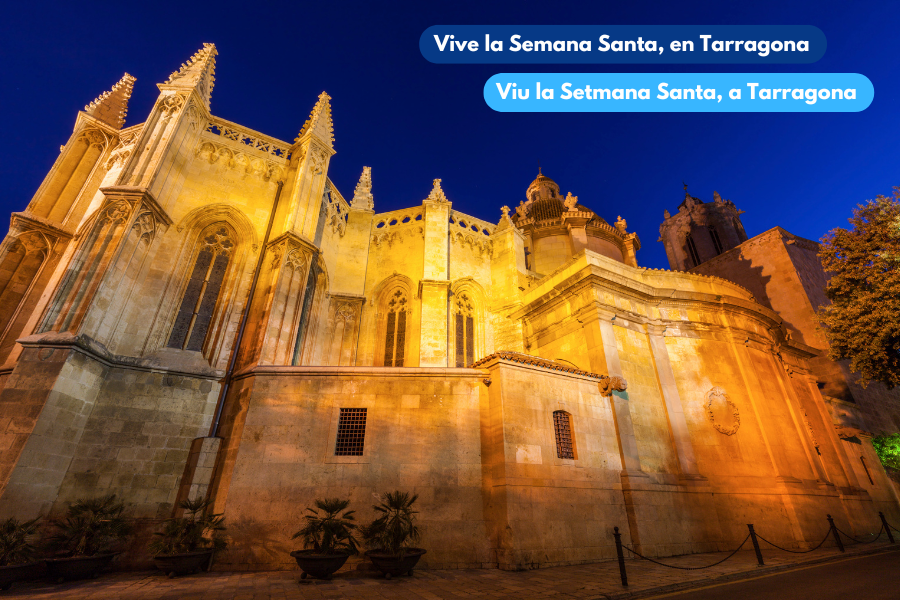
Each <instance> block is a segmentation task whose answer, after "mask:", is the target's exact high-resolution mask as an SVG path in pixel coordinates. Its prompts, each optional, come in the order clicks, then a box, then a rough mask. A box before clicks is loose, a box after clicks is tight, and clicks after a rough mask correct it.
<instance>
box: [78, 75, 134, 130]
mask: <svg viewBox="0 0 900 600" xmlns="http://www.w3.org/2000/svg"><path fill="white" fill-rule="evenodd" d="M134 82H135V78H134V77H132V76H131V75H129V74H128V73H125V75H123V76H122V79H120V80H119V82H118V83H117V84H116V85H114V86H113V87H112V89H111V90H109V91H108V92H103V93H102V94H100V95H99V96H97V99H96V100H94V101H93V102H91V103H90V104H88V105H87V106H85V107H84V112H86V113H87V114H89V115H91V116H92V117H94V118H96V119H98V120H100V121H103V122H104V123H106V124H107V125H109V126H110V127H115V128H116V129H122V126H123V125H124V124H125V115H126V114H128V99H129V98H131V90H132V88H133V87H134Z"/></svg>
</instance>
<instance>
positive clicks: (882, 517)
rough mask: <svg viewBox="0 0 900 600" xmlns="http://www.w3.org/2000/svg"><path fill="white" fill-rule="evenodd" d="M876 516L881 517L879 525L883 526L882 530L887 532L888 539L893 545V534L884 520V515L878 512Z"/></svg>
mask: <svg viewBox="0 0 900 600" xmlns="http://www.w3.org/2000/svg"><path fill="white" fill-rule="evenodd" d="M878 516H879V517H881V524H882V525H883V526H884V530H885V531H887V534H888V539H889V540H891V543H892V544H894V543H895V542H894V534H892V533H891V526H890V525H888V522H887V519H885V518H884V513H883V512H881V511H880V510H879V511H878Z"/></svg>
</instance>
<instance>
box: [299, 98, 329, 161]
mask: <svg viewBox="0 0 900 600" xmlns="http://www.w3.org/2000/svg"><path fill="white" fill-rule="evenodd" d="M330 100H331V96H329V95H328V94H326V93H325V92H322V93H321V94H319V100H318V102H316V105H315V106H314V107H313V109H312V112H311V113H310V115H309V118H308V119H307V120H306V123H304V124H303V127H302V128H301V129H300V133H299V134H297V137H296V139H294V141H295V142H299V141H300V139H301V138H302V137H303V136H305V135H306V134H307V133H312V134H314V135H315V136H316V137H318V138H319V139H320V140H322V141H323V142H325V143H326V144H328V147H329V148H334V127H333V126H332V123H331V102H330Z"/></svg>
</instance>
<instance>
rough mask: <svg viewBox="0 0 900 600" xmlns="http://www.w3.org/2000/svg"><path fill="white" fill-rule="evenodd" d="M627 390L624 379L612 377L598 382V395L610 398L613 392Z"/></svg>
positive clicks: (626, 383)
mask: <svg viewBox="0 0 900 600" xmlns="http://www.w3.org/2000/svg"><path fill="white" fill-rule="evenodd" d="M627 389H628V382H627V381H625V378H624V377H620V376H618V375H613V376H612V377H605V378H604V379H601V380H600V395H601V396H612V393H613V392H624V391H625V390H627Z"/></svg>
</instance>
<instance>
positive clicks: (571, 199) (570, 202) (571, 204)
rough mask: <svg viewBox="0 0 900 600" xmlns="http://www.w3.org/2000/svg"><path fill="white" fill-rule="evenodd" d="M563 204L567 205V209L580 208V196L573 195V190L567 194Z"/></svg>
mask: <svg viewBox="0 0 900 600" xmlns="http://www.w3.org/2000/svg"><path fill="white" fill-rule="evenodd" d="M563 204H565V205H566V210H568V211H573V210H578V208H577V206H578V196H573V195H572V192H569V193H568V194H566V198H565V200H563Z"/></svg>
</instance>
